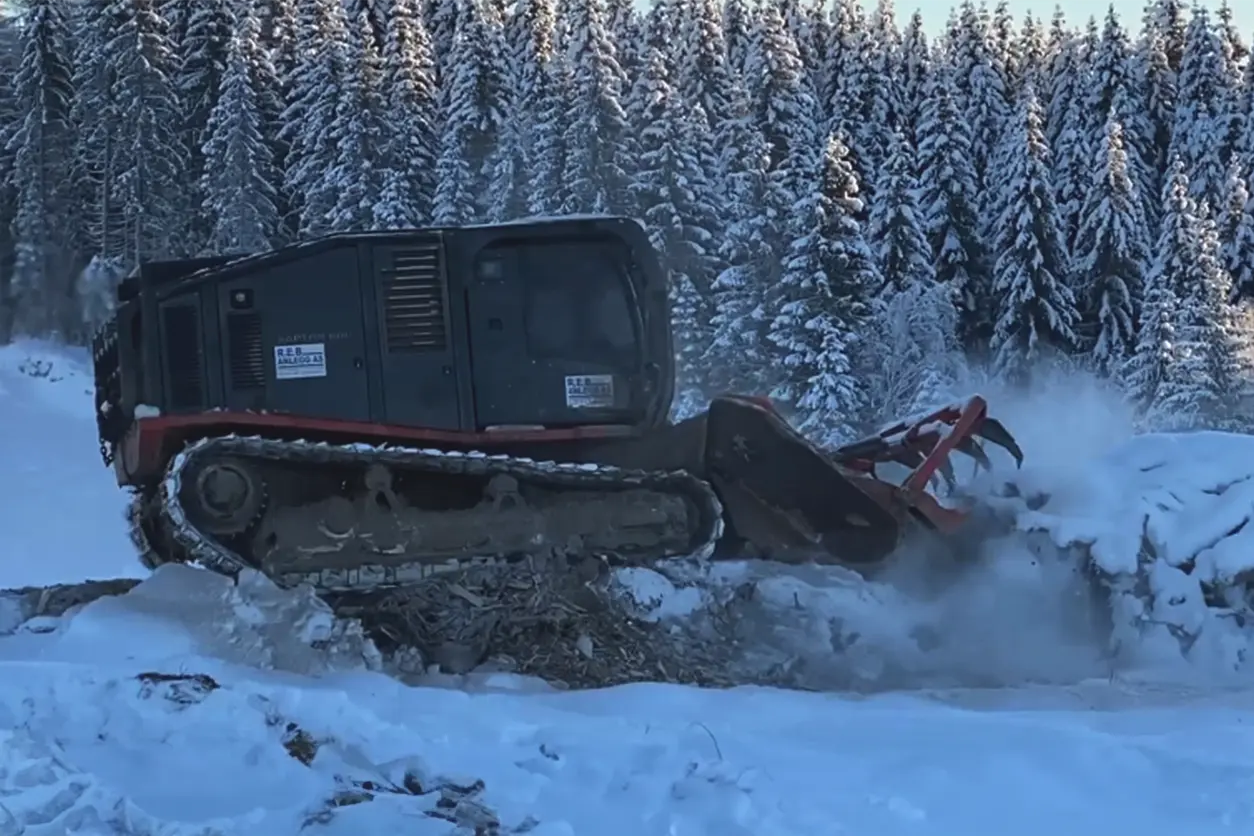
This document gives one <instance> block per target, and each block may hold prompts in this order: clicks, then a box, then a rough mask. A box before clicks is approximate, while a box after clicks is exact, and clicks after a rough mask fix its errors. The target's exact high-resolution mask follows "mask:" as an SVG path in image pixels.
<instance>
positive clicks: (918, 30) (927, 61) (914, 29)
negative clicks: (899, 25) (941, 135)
mask: <svg viewBox="0 0 1254 836" xmlns="http://www.w3.org/2000/svg"><path fill="white" fill-rule="evenodd" d="M932 67H933V60H932V50H931V48H930V47H929V46H928V40H927V32H926V31H925V30H924V29H923V15H922V14H921V13H919V12H917V11H916V12H915V13H914V14H912V15H911V16H910V21H909V23H907V24H906V31H905V32H904V33H903V35H902V44H901V62H900V67H899V69H898V72H899V73H900V78H901V129H902V130H903V131H904V132H905V135H906V139H907V140H909V142H910V143H911V144H912V145H914V146H915V147H918V134H917V129H918V125H919V122H920V121H922V118H923V104H924V102H925V101H926V100H927V85H928V83H929V81H930V79H931V76H932Z"/></svg>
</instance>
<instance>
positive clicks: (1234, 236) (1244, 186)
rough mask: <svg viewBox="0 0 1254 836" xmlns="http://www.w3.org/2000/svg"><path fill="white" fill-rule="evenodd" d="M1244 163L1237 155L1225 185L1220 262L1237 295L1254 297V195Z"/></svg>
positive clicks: (1219, 225)
mask: <svg viewBox="0 0 1254 836" xmlns="http://www.w3.org/2000/svg"><path fill="white" fill-rule="evenodd" d="M1249 173H1250V172H1248V171H1247V170H1246V168H1245V164H1244V162H1243V161H1242V160H1241V159H1240V158H1237V157H1234V158H1233V160H1232V164H1231V165H1229V166H1228V179H1227V181H1226V182H1225V184H1224V203H1223V206H1222V207H1221V211H1220V213H1219V221H1218V227H1219V240H1220V247H1221V249H1220V262H1221V264H1222V265H1223V268H1224V269H1225V270H1227V271H1228V274H1229V276H1230V277H1231V278H1232V287H1233V297H1234V301H1235V298H1236V297H1237V296H1245V297H1250V296H1254V195H1251V193H1250V189H1249V182H1250V181H1249Z"/></svg>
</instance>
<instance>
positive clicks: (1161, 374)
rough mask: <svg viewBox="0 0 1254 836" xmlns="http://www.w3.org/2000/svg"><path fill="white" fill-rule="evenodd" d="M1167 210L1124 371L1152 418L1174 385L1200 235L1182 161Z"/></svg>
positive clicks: (1166, 191) (1169, 182)
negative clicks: (1183, 309)
mask: <svg viewBox="0 0 1254 836" xmlns="http://www.w3.org/2000/svg"><path fill="white" fill-rule="evenodd" d="M1162 207H1163V212H1162V216H1161V220H1160V226H1159V233H1158V239H1157V240H1156V241H1155V242H1154V249H1153V261H1152V262H1151V263H1150V267H1149V270H1148V271H1147V272H1146V274H1145V285H1144V287H1145V291H1144V293H1145V296H1144V300H1143V302H1142V305H1141V321H1140V324H1139V327H1138V330H1137V341H1136V350H1135V351H1134V352H1133V355H1132V358H1131V360H1130V361H1129V363H1128V366H1127V368H1126V369H1125V371H1124V378H1125V380H1126V384H1127V390H1128V393H1129V395H1130V396H1131V399H1132V401H1133V403H1135V404H1136V405H1138V406H1139V407H1140V408H1141V409H1142V410H1144V411H1146V412H1147V413H1153V411H1154V410H1155V408H1156V406H1158V405H1159V404H1160V403H1161V400H1162V396H1163V392H1164V389H1165V387H1168V386H1169V385H1171V384H1170V380H1171V378H1172V375H1173V373H1174V372H1173V370H1174V367H1175V364H1176V358H1177V351H1176V334H1175V328H1176V321H1177V319H1178V317H1179V316H1180V306H1181V303H1182V291H1183V290H1185V287H1186V285H1187V282H1188V276H1187V274H1188V262H1189V259H1191V258H1192V248H1193V245H1194V244H1195V242H1194V241H1193V236H1194V235H1195V234H1196V231H1197V217H1196V215H1195V210H1194V205H1193V202H1192V200H1190V199H1189V178H1188V176H1187V175H1186V174H1185V172H1184V162H1183V160H1180V159H1178V158H1177V159H1173V160H1172V162H1171V168H1170V170H1169V173H1168V176H1167V178H1166V182H1165V184H1164V186H1163V194H1162Z"/></svg>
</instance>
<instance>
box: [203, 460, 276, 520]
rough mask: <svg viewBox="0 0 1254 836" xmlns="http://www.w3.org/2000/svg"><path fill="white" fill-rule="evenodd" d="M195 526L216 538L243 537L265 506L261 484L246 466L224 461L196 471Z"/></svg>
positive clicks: (207, 465)
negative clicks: (241, 535) (237, 535)
mask: <svg viewBox="0 0 1254 836" xmlns="http://www.w3.org/2000/svg"><path fill="white" fill-rule="evenodd" d="M190 487H191V489H192V490H191V491H190V492H189V493H190V494H191V497H190V498H191V500H192V502H191V503H190V506H191V507H190V508H189V510H191V511H192V512H193V514H194V518H195V521H196V524H197V525H199V526H200V527H201V528H203V529H204V530H205V531H206V532H208V533H210V534H212V535H214V536H215V537H231V536H233V535H236V534H243V533H244V532H245V531H247V530H248V527H249V526H250V525H252V523H253V521H254V520H255V519H257V515H258V514H260V513H261V508H262V505H263V504H264V503H265V492H264V489H263V486H262V483H261V480H260V479H259V478H258V477H257V476H256V474H255V473H254V472H253V470H252V468H250V467H249V466H248V465H246V464H244V463H243V462H240V461H236V460H232V459H225V460H223V461H218V462H210V463H208V464H206V465H204V466H202V467H201V468H199V469H198V470H197V471H196V475H195V477H194V479H193V480H192V484H191V485H190Z"/></svg>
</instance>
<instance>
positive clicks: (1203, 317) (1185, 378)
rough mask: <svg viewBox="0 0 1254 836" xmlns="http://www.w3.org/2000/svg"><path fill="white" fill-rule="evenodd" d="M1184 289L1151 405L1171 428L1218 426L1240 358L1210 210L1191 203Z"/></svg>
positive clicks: (1234, 400) (1229, 406) (1230, 412)
mask: <svg viewBox="0 0 1254 836" xmlns="http://www.w3.org/2000/svg"><path fill="white" fill-rule="evenodd" d="M1194 211H1195V213H1196V214H1195V215H1194V216H1193V225H1192V229H1191V230H1190V232H1191V237H1190V240H1189V241H1188V245H1187V246H1188V249H1189V253H1188V258H1187V261H1185V263H1184V267H1185V274H1184V277H1183V278H1184V280H1185V286H1186V291H1185V293H1184V294H1182V296H1181V305H1180V307H1179V309H1178V312H1177V316H1176V321H1175V323H1174V326H1175V328H1174V335H1175V343H1174V358H1173V362H1172V365H1171V367H1170V373H1169V374H1168V375H1167V377H1166V379H1165V380H1164V381H1163V385H1162V387H1161V388H1160V390H1159V401H1158V402H1157V403H1156V404H1155V407H1156V410H1157V412H1158V416H1157V417H1158V419H1159V422H1160V425H1162V426H1166V427H1169V428H1172V429H1181V428H1190V429H1199V428H1202V427H1214V426H1223V425H1224V423H1225V422H1226V421H1229V420H1231V419H1232V418H1233V417H1234V416H1235V413H1236V407H1237V405H1238V399H1239V394H1240V387H1239V378H1240V361H1239V352H1238V345H1237V342H1236V340H1235V338H1234V334H1233V317H1232V309H1231V308H1230V307H1229V305H1228V299H1229V298H1230V297H1231V295H1232V278H1231V276H1229V275H1228V273H1227V271H1225V270H1224V269H1223V266H1222V265H1221V264H1220V262H1219V236H1218V234H1217V233H1216V230H1215V224H1214V221H1213V220H1212V219H1211V217H1210V209H1209V207H1207V206H1206V205H1205V204H1201V205H1200V206H1196V207H1195V209H1194Z"/></svg>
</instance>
